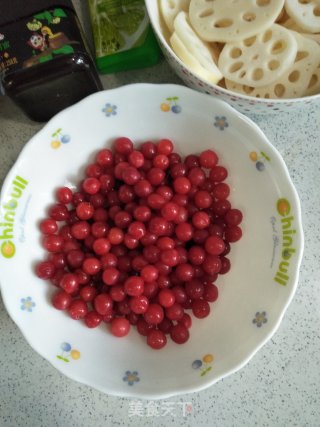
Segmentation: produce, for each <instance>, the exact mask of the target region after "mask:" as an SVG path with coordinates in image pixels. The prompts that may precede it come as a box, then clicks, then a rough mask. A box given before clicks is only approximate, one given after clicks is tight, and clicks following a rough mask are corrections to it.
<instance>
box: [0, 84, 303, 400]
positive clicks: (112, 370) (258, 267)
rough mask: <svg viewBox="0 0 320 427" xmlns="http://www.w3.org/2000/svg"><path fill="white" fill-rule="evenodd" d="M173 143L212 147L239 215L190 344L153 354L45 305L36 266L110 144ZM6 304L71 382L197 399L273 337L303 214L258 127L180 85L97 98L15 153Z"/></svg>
mask: <svg viewBox="0 0 320 427" xmlns="http://www.w3.org/2000/svg"><path fill="white" fill-rule="evenodd" d="M118 136H128V137H130V138H132V139H133V140H134V141H135V142H136V143H140V142H143V141H145V140H148V139H151V140H157V139H160V138H162V137H168V138H171V139H172V140H173V141H174V142H175V144H176V150H177V151H178V152H180V153H181V154H183V155H185V154H188V153H197V152H200V151H201V150H203V149H206V148H209V147H210V148H212V149H214V150H215V151H216V152H217V153H218V155H219V157H220V163H221V164H223V165H225V166H226V167H227V168H228V170H229V177H228V183H229V185H230V186H231V195H230V200H231V202H232V205H233V206H234V207H238V208H239V209H241V210H242V212H243V214H244V220H243V223H242V229H243V238H242V239H241V240H240V241H239V242H238V243H236V244H234V245H233V246H232V251H231V254H230V259H231V263H232V268H231V271H230V272H229V273H228V274H226V275H224V276H220V277H219V279H218V281H217V283H216V284H217V286H218V287H219V291H220V294H219V298H218V300H217V301H216V302H215V303H213V305H212V310H211V314H210V316H209V317H207V318H206V319H204V320H197V319H193V327H192V329H191V337H190V340H189V341H188V342H187V343H186V344H184V345H181V346H180V345H177V344H174V343H173V342H172V341H171V340H169V341H170V342H168V345H167V346H166V347H165V348H164V349H162V350H160V351H155V350H152V349H151V348H149V347H148V346H147V345H146V343H145V339H144V338H143V337H141V336H139V335H138V333H137V332H136V330H135V329H132V330H131V332H130V334H129V335H128V336H127V337H125V338H122V339H118V338H114V337H113V336H111V335H110V333H109V332H108V330H107V327H106V326H105V324H103V325H100V327H99V328H97V329H94V330H91V329H88V328H86V327H85V326H84V325H83V323H82V322H79V321H78V322H76V321H74V320H72V319H71V318H69V317H68V316H67V315H65V314H64V313H62V312H60V311H58V310H55V309H54V308H53V307H52V306H51V304H50V295H51V293H52V291H53V289H52V288H53V287H52V286H50V285H49V284H47V283H46V282H44V281H42V280H40V279H38V278H37V277H36V276H35V274H34V272H33V268H34V265H35V263H36V262H38V261H39V260H41V259H42V258H43V256H44V250H43V249H42V247H41V245H40V233H39V230H38V223H39V220H40V219H42V218H43V217H45V215H46V209H47V208H48V206H49V205H50V204H51V203H52V202H53V200H54V198H53V194H54V191H55V189H56V188H57V187H59V186H63V185H69V186H70V185H71V186H76V185H77V184H78V183H79V181H80V180H81V178H82V177H83V171H84V167H85V165H86V164H87V163H88V162H89V161H92V160H93V158H94V155H95V153H96V152H97V151H98V150H99V149H101V148H102V147H106V146H108V144H109V143H111V142H112V141H113V140H114V138H116V137H118ZM0 249H1V251H0V271H1V278H0V281H1V291H2V297H3V300H4V303H5V306H6V308H7V310H8V312H9V314H10V316H11V317H12V319H13V320H14V321H15V322H16V324H17V325H18V326H19V328H20V329H21V331H22V333H23V334H24V336H25V338H26V339H27V341H28V342H29V344H30V345H31V346H32V347H33V348H34V349H35V351H37V352H38V353H39V354H40V355H42V356H43V357H44V358H45V359H47V360H48V361H49V362H50V363H51V364H52V365H53V366H55V367H56V368H57V369H58V370H59V371H61V372H63V373H64V374H65V375H67V376H68V377H70V378H72V379H74V380H77V381H80V382H82V383H85V384H88V385H90V386H92V387H95V388H97V389H99V390H101V391H103V392H106V393H109V394H113V395H118V396H135V397H142V398H149V399H153V398H154V399H155V398H163V397H168V396H172V395H176V394H180V393H187V392H192V391H198V390H202V389H204V388H206V387H209V386H211V385H212V384H214V383H215V382H216V381H217V380H219V379H221V378H223V377H225V376H226V375H228V374H230V373H232V372H234V371H236V370H237V369H239V368H241V367H242V366H243V365H244V364H245V363H247V362H248V361H249V359H250V358H251V357H252V356H253V355H254V354H255V353H256V352H257V350H258V349H259V348H260V347H261V346H262V345H263V344H264V343H265V342H266V341H267V340H268V339H269V338H270V337H271V336H272V334H273V333H274V332H275V330H276V329H277V327H278V326H279V323H280V321H281V319H282V316H283V314H284V312H285V310H286V308H287V306H288V304H289V302H290V300H291V298H292V296H293V294H294V291H295V288H296V286H297V281H298V271H299V265H300V262H301V257H302V250H303V234H302V227H301V213H300V204H299V199H298V196H297V193H296V191H295V189H294V186H293V184H292V182H291V180H290V177H289V174H288V170H287V168H286V166H285V164H284V162H283V160H282V158H281V157H280V155H279V153H278V152H277V151H276V150H275V148H274V147H273V146H272V145H271V144H270V143H269V142H268V140H267V139H266V137H265V136H264V134H263V133H262V132H261V131H260V130H259V128H258V127H257V126H256V125H255V124H253V123H252V122H251V121H250V120H248V119H247V118H246V117H244V116H242V115H241V114H239V113H237V112H236V111H235V110H234V109H232V108H231V107H230V106H228V105H227V104H225V103H223V102H221V101H219V100H216V99H214V98H213V97H210V96H207V95H204V94H201V93H198V92H195V91H193V90H191V89H188V88H185V87H182V86H176V85H147V84H138V85H130V86H125V87H122V88H119V89H113V90H109V91H103V92H99V93H97V94H94V95H92V96H90V97H88V98H86V99H84V100H83V101H81V102H80V103H78V104H76V105H75V106H73V107H70V108H68V109H67V110H65V111H63V112H61V113H59V114H58V115H57V116H55V117H54V118H53V119H52V120H50V121H49V122H48V124H46V125H45V126H44V128H43V129H42V130H41V131H40V132H39V133H38V134H36V135H35V136H34V137H33V138H32V139H31V141H30V142H28V143H27V144H26V146H25V147H24V149H23V150H22V152H21V154H20V156H19V158H18V160H17V162H16V164H15V165H14V167H13V168H12V170H11V171H10V173H9V174H8V176H7V178H6V180H5V182H4V185H3V189H2V193H1V205H0Z"/></svg>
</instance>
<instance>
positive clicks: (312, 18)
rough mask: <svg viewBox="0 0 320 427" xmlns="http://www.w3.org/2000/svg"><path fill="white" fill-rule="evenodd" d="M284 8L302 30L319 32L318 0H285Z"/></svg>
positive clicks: (319, 14)
mask: <svg viewBox="0 0 320 427" xmlns="http://www.w3.org/2000/svg"><path fill="white" fill-rule="evenodd" d="M285 8H286V11H287V13H288V15H289V16H290V17H291V18H292V19H293V20H294V21H295V22H296V24H297V25H298V26H299V27H300V28H302V29H303V30H304V31H308V32H310V33H320V0H286V2H285Z"/></svg>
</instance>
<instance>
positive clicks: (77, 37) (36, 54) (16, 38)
mask: <svg viewBox="0 0 320 427" xmlns="http://www.w3.org/2000/svg"><path fill="white" fill-rule="evenodd" d="M84 50H85V47H84V44H83V41H82V37H81V34H80V30H79V26H78V23H77V20H76V17H75V15H74V13H73V12H72V11H69V10H65V9H61V8H55V9H53V10H45V11H42V12H39V13H37V14H35V15H33V16H31V17H29V18H23V19H20V20H19V21H15V22H13V23H11V24H7V25H6V26H3V27H0V73H1V72H4V71H15V70H17V69H25V68H29V67H33V66H35V65H38V64H42V63H44V62H47V61H51V60H52V59H54V58H56V57H58V56H61V55H68V54H72V53H74V52H77V51H82V52H83V51H84Z"/></svg>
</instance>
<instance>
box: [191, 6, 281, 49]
mask: <svg viewBox="0 0 320 427" xmlns="http://www.w3.org/2000/svg"><path fill="white" fill-rule="evenodd" d="M283 6H284V0H237V1H226V0H191V2H190V7H189V15H190V21H191V24H192V26H193V28H194V29H195V30H196V32H197V33H198V34H199V36H200V37H201V38H202V39H203V40H206V41H216V42H223V43H226V42H236V41H238V40H243V39H245V38H248V37H251V36H254V35H255V34H258V33H260V32H261V31H264V30H265V29H266V28H268V27H270V25H272V24H273V23H274V22H275V20H276V19H277V17H278V16H279V14H280V13H281V10H282V8H283Z"/></svg>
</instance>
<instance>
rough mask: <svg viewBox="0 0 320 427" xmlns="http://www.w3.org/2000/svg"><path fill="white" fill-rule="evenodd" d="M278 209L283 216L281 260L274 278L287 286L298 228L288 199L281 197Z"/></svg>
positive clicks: (281, 222)
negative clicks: (295, 227) (296, 228)
mask: <svg viewBox="0 0 320 427" xmlns="http://www.w3.org/2000/svg"><path fill="white" fill-rule="evenodd" d="M277 211H278V213H279V215H280V216H281V220H280V224H281V235H282V247H281V261H280V262H279V265H278V269H277V273H276V275H275V277H274V280H275V281H276V282H277V283H279V284H280V285H283V286H286V285H287V283H288V280H289V276H288V270H289V267H290V262H291V257H292V255H294V254H295V252H296V250H295V248H294V238H295V234H296V230H295V229H294V227H293V226H294V222H295V218H294V216H293V215H291V206H290V203H289V202H288V200H287V199H279V200H278V202H277Z"/></svg>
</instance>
